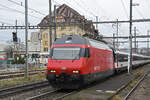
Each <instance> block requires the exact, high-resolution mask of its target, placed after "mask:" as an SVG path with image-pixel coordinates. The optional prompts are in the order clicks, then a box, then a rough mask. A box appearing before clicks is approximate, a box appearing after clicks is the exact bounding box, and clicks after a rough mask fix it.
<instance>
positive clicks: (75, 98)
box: [65, 65, 150, 100]
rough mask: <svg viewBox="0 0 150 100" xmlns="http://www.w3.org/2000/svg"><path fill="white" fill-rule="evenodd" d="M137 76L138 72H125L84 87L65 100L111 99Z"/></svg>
mask: <svg viewBox="0 0 150 100" xmlns="http://www.w3.org/2000/svg"><path fill="white" fill-rule="evenodd" d="M148 66H150V65H145V66H144V67H148ZM144 67H142V68H144ZM149 69H150V67H149ZM137 76H138V75H137V74H128V73H127V72H124V73H121V74H119V75H115V76H112V77H109V78H108V79H106V80H103V81H101V82H98V84H95V85H94V86H91V87H90V88H87V89H84V90H82V91H80V92H78V93H76V94H74V95H72V96H69V97H66V98H65V100H109V99H110V98H111V97H112V96H113V95H114V94H116V92H118V91H120V89H122V88H123V87H125V86H126V85H128V83H130V82H131V81H132V80H134V79H135V78H136V77H137Z"/></svg>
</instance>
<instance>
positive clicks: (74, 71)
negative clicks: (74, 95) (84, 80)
mask: <svg viewBox="0 0 150 100" xmlns="http://www.w3.org/2000/svg"><path fill="white" fill-rule="evenodd" d="M72 73H76V74H78V73H80V71H78V70H73V71H72Z"/></svg>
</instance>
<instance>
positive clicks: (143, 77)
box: [123, 72, 150, 100]
mask: <svg viewBox="0 0 150 100" xmlns="http://www.w3.org/2000/svg"><path fill="white" fill-rule="evenodd" d="M149 73H150V72H147V73H145V74H144V75H143V76H142V77H141V78H140V80H139V81H138V82H137V84H136V85H135V86H134V87H133V88H132V89H131V91H130V92H129V93H128V94H127V95H126V96H125V97H124V99H123V100H127V99H128V98H129V96H130V95H131V94H132V93H133V92H134V91H135V90H136V88H137V87H138V86H139V85H140V83H141V82H142V81H143V80H144V79H145V77H146V76H147V75H148V74H149Z"/></svg>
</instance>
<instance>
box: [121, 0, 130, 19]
mask: <svg viewBox="0 0 150 100" xmlns="http://www.w3.org/2000/svg"><path fill="white" fill-rule="evenodd" d="M121 4H122V6H123V9H124V11H125V15H126V17H127V18H129V15H128V12H127V9H126V7H125V4H124V2H123V0H121Z"/></svg>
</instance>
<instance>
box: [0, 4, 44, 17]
mask: <svg viewBox="0 0 150 100" xmlns="http://www.w3.org/2000/svg"><path fill="white" fill-rule="evenodd" d="M0 6H1V7H4V8H7V9H9V10H11V11H14V12H17V13H20V14H25V13H24V12H22V11H20V10H17V9H14V8H10V7H8V6H5V5H2V4H0ZM29 16H31V17H33V18H36V19H41V18H39V17H37V16H33V15H30V14H29Z"/></svg>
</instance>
